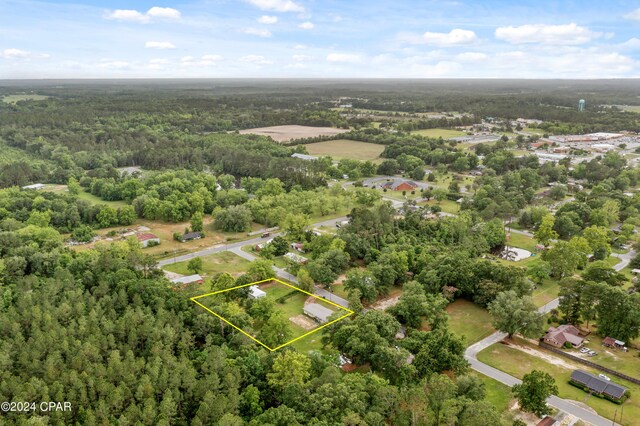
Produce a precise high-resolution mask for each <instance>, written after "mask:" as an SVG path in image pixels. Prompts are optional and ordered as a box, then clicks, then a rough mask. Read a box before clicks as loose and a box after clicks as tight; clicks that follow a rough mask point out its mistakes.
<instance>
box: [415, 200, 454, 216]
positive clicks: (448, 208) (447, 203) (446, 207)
mask: <svg viewBox="0 0 640 426" xmlns="http://www.w3.org/2000/svg"><path fill="white" fill-rule="evenodd" d="M419 204H420V205H421V206H435V205H439V206H440V208H441V209H442V211H443V212H446V213H451V214H457V213H458V212H459V211H460V204H458V203H457V202H455V201H451V200H442V201H440V202H438V201H437V200H434V199H431V200H429V201H424V202H422V203H419Z"/></svg>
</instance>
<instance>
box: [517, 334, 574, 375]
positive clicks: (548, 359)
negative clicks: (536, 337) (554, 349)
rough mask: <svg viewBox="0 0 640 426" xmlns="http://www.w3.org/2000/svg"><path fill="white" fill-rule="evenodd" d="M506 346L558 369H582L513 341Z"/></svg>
mask: <svg viewBox="0 0 640 426" xmlns="http://www.w3.org/2000/svg"><path fill="white" fill-rule="evenodd" d="M504 343H505V344H507V345H508V346H509V347H510V348H513V349H516V350H519V351H521V352H524V353H526V354H529V355H531V356H535V357H536V358H540V359H542V360H544V361H546V362H548V363H549V364H553V365H557V366H558V367H562V368H566V369H569V370H575V369H578V368H580V366H578V365H577V364H574V363H572V362H570V361H568V360H565V359H563V358H560V357H557V356H555V355H553V354H552V353H550V352H546V351H543V350H540V349H534V348H532V347H529V346H524V345H519V344H517V343H514V342H512V341H505V342H504Z"/></svg>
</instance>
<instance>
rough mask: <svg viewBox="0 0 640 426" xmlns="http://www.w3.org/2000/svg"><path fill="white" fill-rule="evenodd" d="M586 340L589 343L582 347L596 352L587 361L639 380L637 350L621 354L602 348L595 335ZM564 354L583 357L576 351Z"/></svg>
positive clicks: (599, 339)
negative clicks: (596, 353)
mask: <svg viewBox="0 0 640 426" xmlns="http://www.w3.org/2000/svg"><path fill="white" fill-rule="evenodd" d="M587 339H588V340H589V343H585V345H584V346H585V347H588V348H590V349H593V350H594V351H596V352H598V355H596V356H595V357H589V358H588V359H589V361H591V362H595V363H596V364H599V365H601V366H603V367H608V368H611V369H612V370H615V371H619V372H620V373H623V374H627V375H629V376H631V377H635V378H639V379H640V357H639V356H638V355H639V354H640V352H638V350H636V349H629V352H623V351H621V350H618V349H610V348H606V347H604V346H602V340H603V338H602V337H601V336H598V335H597V334H595V333H591V334H590V335H589V336H588V337H587ZM565 352H568V353H570V354H572V355H575V356H578V357H584V355H583V354H581V353H580V351H579V350H578V349H571V350H565ZM612 379H613V378H612ZM616 380H617V379H616Z"/></svg>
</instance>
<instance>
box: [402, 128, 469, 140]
mask: <svg viewBox="0 0 640 426" xmlns="http://www.w3.org/2000/svg"><path fill="white" fill-rule="evenodd" d="M411 134H414V135H420V136H424V137H426V138H443V139H449V138H455V137H458V136H465V135H466V133H465V132H462V131H460V130H455V129H423V130H414V131H412V132H411Z"/></svg>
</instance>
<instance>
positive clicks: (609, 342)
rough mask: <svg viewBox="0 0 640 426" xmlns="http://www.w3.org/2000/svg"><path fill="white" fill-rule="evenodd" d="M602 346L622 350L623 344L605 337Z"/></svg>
mask: <svg viewBox="0 0 640 426" xmlns="http://www.w3.org/2000/svg"><path fill="white" fill-rule="evenodd" d="M602 345H603V346H606V347H608V348H616V349H623V348H624V345H625V342H622V341H620V340H616V339H614V338H613V337H609V336H607V337H605V338H604V339H603V340H602Z"/></svg>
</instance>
